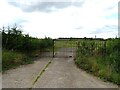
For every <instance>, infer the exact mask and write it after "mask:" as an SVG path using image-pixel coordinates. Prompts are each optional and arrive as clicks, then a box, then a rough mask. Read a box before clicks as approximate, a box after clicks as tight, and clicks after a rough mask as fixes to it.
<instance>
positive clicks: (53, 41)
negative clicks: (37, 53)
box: [53, 39, 54, 58]
mask: <svg viewBox="0 0 120 90" xmlns="http://www.w3.org/2000/svg"><path fill="white" fill-rule="evenodd" d="M53 58H54V39H53Z"/></svg>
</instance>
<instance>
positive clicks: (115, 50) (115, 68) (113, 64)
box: [75, 39, 120, 85]
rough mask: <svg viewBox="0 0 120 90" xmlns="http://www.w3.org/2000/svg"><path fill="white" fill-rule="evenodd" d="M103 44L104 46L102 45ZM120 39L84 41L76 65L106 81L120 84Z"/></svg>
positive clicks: (78, 52) (80, 46)
mask: <svg viewBox="0 0 120 90" xmlns="http://www.w3.org/2000/svg"><path fill="white" fill-rule="evenodd" d="M101 43H102V44H101ZM119 43H120V39H112V40H107V41H97V42H96V41H95V42H94V41H84V42H82V43H80V44H79V46H78V50H77V53H76V60H75V63H76V64H77V65H78V67H80V68H82V69H84V70H86V71H87V72H89V73H92V74H94V75H96V76H98V77H100V78H101V79H103V80H104V81H111V82H113V83H115V84H118V85H119V84H120V46H119V45H120V44H119Z"/></svg>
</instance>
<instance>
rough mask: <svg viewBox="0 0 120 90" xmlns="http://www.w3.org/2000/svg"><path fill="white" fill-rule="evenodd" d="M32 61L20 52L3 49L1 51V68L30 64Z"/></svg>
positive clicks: (6, 68)
mask: <svg viewBox="0 0 120 90" xmlns="http://www.w3.org/2000/svg"><path fill="white" fill-rule="evenodd" d="M32 62H33V61H32V60H31V59H30V58H29V57H28V56H27V55H26V54H23V53H20V52H15V51H9V50H3V51H2V70H3V71H5V70H8V69H11V68H16V67H17V66H19V65H22V64H30V63H32Z"/></svg>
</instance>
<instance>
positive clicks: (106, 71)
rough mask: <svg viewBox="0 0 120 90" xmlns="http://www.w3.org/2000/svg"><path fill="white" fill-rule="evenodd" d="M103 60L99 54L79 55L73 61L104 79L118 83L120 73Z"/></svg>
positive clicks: (119, 81)
mask: <svg viewBox="0 0 120 90" xmlns="http://www.w3.org/2000/svg"><path fill="white" fill-rule="evenodd" d="M103 60H104V59H103V58H102V57H100V56H84V55H80V56H79V57H77V58H76V60H75V63H76V64H77V66H78V67H79V68H81V69H84V70H86V71H87V72H89V73H91V74H93V75H95V76H98V77H100V78H101V79H103V80H104V81H110V82H113V83H115V84H118V85H119V84H120V73H118V72H116V71H115V70H114V66H113V65H110V64H106V63H105V62H104V61H103ZM102 61H103V62H102Z"/></svg>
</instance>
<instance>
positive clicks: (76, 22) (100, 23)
mask: <svg viewBox="0 0 120 90" xmlns="http://www.w3.org/2000/svg"><path fill="white" fill-rule="evenodd" d="M1 2H2V3H0V12H2V14H1V15H0V20H1V21H0V23H1V24H0V25H3V24H7V23H11V22H15V21H14V20H16V19H23V20H26V21H27V22H22V23H21V25H22V27H23V30H24V32H26V33H29V34H30V35H31V36H34V37H44V36H45V35H46V36H49V37H53V38H56V37H94V36H95V35H94V34H90V33H91V32H94V31H96V30H100V28H102V27H104V26H106V25H116V26H117V25H118V20H117V18H116V17H115V18H114V19H112V18H109V19H108V18H106V17H108V16H110V15H112V14H117V13H118V11H117V10H118V9H117V7H118V6H117V3H118V0H116V1H115V0H104V1H101V0H86V1H85V3H84V4H83V5H82V7H75V6H70V7H66V8H62V9H60V8H59V9H55V8H53V9H54V12H51V13H45V12H42V11H41V12H40V11H39V12H29V13H27V12H23V11H22V10H21V9H20V8H18V7H13V6H11V5H9V4H8V3H7V2H6V1H1ZM79 27H80V29H76V28H79ZM111 30H113V29H111ZM116 35H117V30H115V31H114V32H111V33H105V32H103V33H101V34H97V37H103V38H108V37H115V36H116Z"/></svg>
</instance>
